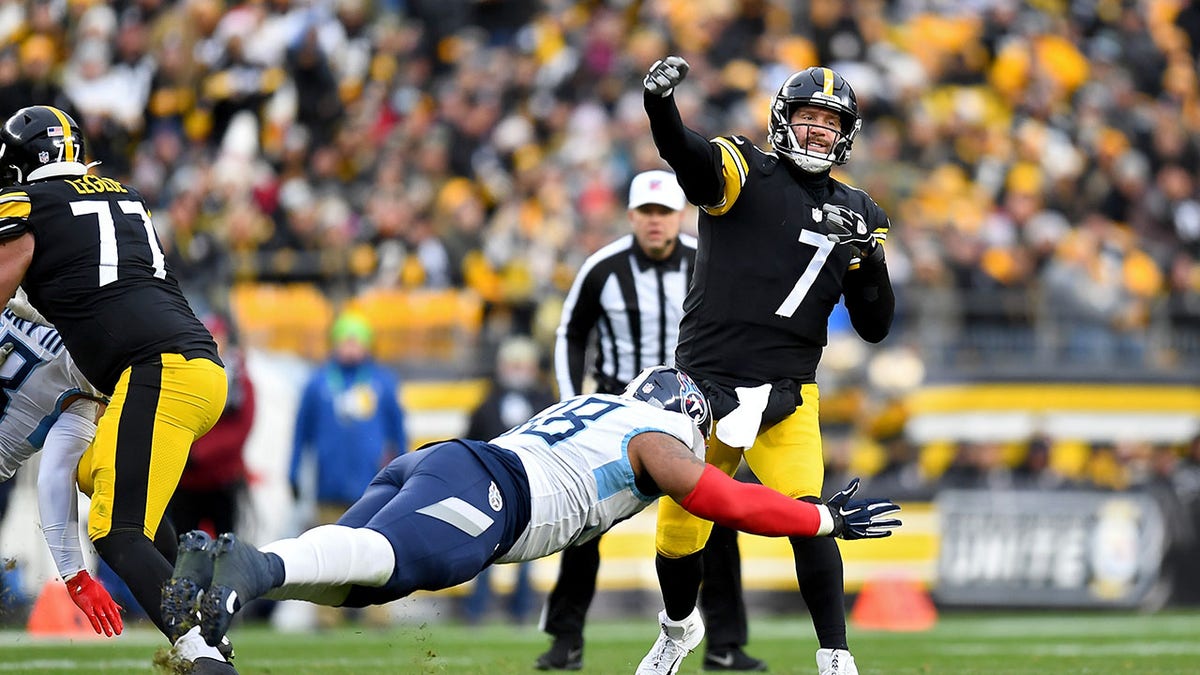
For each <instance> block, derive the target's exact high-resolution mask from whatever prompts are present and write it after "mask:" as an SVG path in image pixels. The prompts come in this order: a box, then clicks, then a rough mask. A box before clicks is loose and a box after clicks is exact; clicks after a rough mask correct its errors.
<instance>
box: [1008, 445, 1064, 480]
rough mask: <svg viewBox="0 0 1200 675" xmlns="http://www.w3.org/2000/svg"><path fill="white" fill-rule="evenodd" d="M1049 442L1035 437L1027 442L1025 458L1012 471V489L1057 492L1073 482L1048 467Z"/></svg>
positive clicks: (1051, 467)
mask: <svg viewBox="0 0 1200 675" xmlns="http://www.w3.org/2000/svg"><path fill="white" fill-rule="evenodd" d="M1050 448H1051V440H1050V439H1049V438H1047V437H1045V436H1036V437H1034V438H1033V439H1031V440H1030V441H1029V445H1028V447H1027V448H1026V451H1025V457H1024V458H1023V459H1022V460H1021V463H1020V464H1018V465H1017V466H1016V468H1014V469H1013V473H1012V479H1013V487H1014V488H1018V489H1022V490H1058V489H1062V488H1067V487H1072V486H1073V482H1072V481H1071V480H1070V479H1069V478H1067V477H1066V476H1064V475H1062V474H1061V473H1059V472H1058V471H1057V470H1055V468H1054V467H1053V466H1051V465H1050Z"/></svg>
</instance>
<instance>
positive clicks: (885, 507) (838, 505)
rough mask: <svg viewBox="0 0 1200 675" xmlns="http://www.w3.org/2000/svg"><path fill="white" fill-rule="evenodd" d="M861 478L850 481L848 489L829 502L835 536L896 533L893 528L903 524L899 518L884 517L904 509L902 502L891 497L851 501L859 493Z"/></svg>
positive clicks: (867, 537) (831, 533) (884, 535)
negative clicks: (901, 506)
mask: <svg viewBox="0 0 1200 675" xmlns="http://www.w3.org/2000/svg"><path fill="white" fill-rule="evenodd" d="M858 483H859V481H858V479H857V478H855V479H854V480H852V481H850V484H849V485H847V486H846V488H845V489H844V490H842V491H841V492H839V493H837V494H836V495H834V496H833V497H831V498H830V499H829V501H827V502H825V506H827V507H828V508H829V513H830V515H832V516H833V531H832V532H830V533H829V536H831V537H841V538H842V539H879V538H881V537H890V536H892V529H893V528H897V527H900V521H899V520H898V519H896V518H884V517H883V516H885V515H887V514H889V513H895V512H896V511H899V510H900V505H899V504H896V503H895V502H893V501H891V500H890V499H856V500H854V501H850V498H851V497H853V496H854V493H855V492H858Z"/></svg>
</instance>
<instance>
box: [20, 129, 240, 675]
mask: <svg viewBox="0 0 1200 675" xmlns="http://www.w3.org/2000/svg"><path fill="white" fill-rule="evenodd" d="M86 149H87V145H86V142H85V139H84V137H83V134H82V133H80V131H79V127H78V125H76V124H75V121H74V120H73V119H71V118H70V116H68V115H67V114H66V113H64V112H63V111H61V110H59V109H57V108H52V107H50V106H31V107H28V108H23V109H21V110H19V111H17V112H16V113H15V114H13V116H12V117H10V118H9V119H8V120H7V121H6V122H5V123H4V127H3V128H2V129H0V172H3V184H4V187H3V189H0V299H3V300H8V299H9V298H11V297H12V296H13V294H14V293H15V291H16V289H17V287H18V285H20V286H22V287H23V288H24V289H25V291H26V292H27V293H28V295H29V301H30V302H31V303H32V304H33V306H34V307H35V308H36V309H37V310H38V311H40V312H41V314H42V315H43V316H45V317H46V318H47V319H48V320H49V321H50V322H51V323H53V324H54V326H55V327H56V328H57V329H58V331H59V333H60V334H61V335H62V338H63V340H64V342H65V343H66V345H67V349H68V350H69V351H70V352H71V355H72V356H73V357H74V358H75V361H76V363H77V364H78V365H79V369H80V370H81V371H82V372H83V374H84V375H85V376H87V378H88V379H89V380H90V381H91V382H92V383H93V384H95V385H96V387H97V388H98V389H100V390H101V391H102V392H104V393H105V394H108V395H109V396H110V397H111V401H110V403H109V405H108V408H107V409H106V411H105V412H104V415H103V416H102V417H101V418H100V421H99V423H98V425H97V431H96V437H95V440H94V441H93V443H92V446H91V447H90V448H89V449H88V451H87V453H86V454H85V455H84V458H83V460H81V462H80V468H79V484H80V487H81V488H82V489H83V490H84V491H85V492H89V493H90V494H91V498H92V502H91V510H90V512H89V514H88V535H89V537H90V538H91V540H92V543H93V544H95V547H96V551H97V552H98V553H99V554H100V556H101V557H102V558H104V560H105V562H107V563H108V564H109V565H110V566H111V567H112V568H113V570H114V571H116V572H117V574H118V575H120V577H121V578H122V579H123V580H124V581H125V582H126V584H128V586H129V588H130V590H131V591H132V592H133V595H134V597H135V598H136V599H137V601H138V603H139V604H140V605H141V606H142V608H143V609H145V611H146V613H147V614H148V616H149V618H150V620H151V621H153V622H154V624H155V625H156V626H157V627H158V628H159V629H160V630H162V632H163V633H164V634H165V635H166V636H167V637H168V638H169V639H170V640H171V641H172V642H175V643H176V644H177V646H178V647H179V653H180V655H181V656H183V658H186V659H187V660H190V661H193V662H194V665H195V668H194V669H193V672H198V673H199V672H205V673H208V672H212V673H228V672H236V671H234V669H233V667H232V666H231V665H229V664H228V663H227V662H226V661H225V660H224V658H223V657H222V655H221V654H220V653H219V652H218V651H217V650H216V649H213V648H211V647H208V646H207V645H204V643H203V641H202V640H199V639H198V634H195V636H194V637H193V634H189V635H188V637H186V638H184V639H181V638H183V637H184V633H185V632H186V631H187V629H188V628H190V627H189V626H169V625H166V624H165V623H164V621H163V618H162V614H161V611H160V609H159V606H160V604H161V603H160V599H161V597H162V586H163V583H164V582H166V581H168V580H169V579H170V577H171V571H172V561H170V560H168V558H167V557H166V556H164V554H163V553H160V552H159V550H158V549H156V548H155V546H154V543H153V542H154V538H155V535H156V533H158V530H159V526H160V524H161V523H162V520H163V512H164V510H165V509H166V506H167V502H169V501H170V499H171V495H172V494H173V493H174V492H175V488H176V486H177V485H178V483H179V476H180V474H181V473H182V472H183V467H184V464H185V463H186V462H187V456H188V450H189V448H190V447H191V444H192V441H194V440H196V438H198V437H199V436H201V435H203V434H204V433H205V432H206V431H208V429H209V427H211V426H212V424H213V423H214V422H215V421H216V420H217V418H218V417H219V416H220V415H221V410H222V409H223V408H224V405H225V396H226V391H227V384H226V379H225V369H224V367H223V365H222V363H221V359H220V358H219V357H218V356H217V346H216V344H215V343H214V342H213V339H212V336H211V335H210V334H209V332H208V330H207V329H206V328H205V327H204V325H203V324H202V323H201V322H200V321H199V320H198V319H197V318H196V315H195V314H194V313H193V312H192V309H191V307H190V306H189V305H188V303H187V300H186V299H185V298H184V296H183V293H182V292H181V291H180V290H179V284H178V282H177V281H176V279H175V277H174V275H173V274H172V273H171V270H169V269H168V268H167V265H166V262H165V260H164V258H163V251H162V246H161V245H160V244H159V241H158V237H157V235H156V234H155V232H154V226H153V224H152V223H151V221H150V211H149V209H148V208H147V206H146V202H145V201H143V200H142V198H141V197H140V196H139V195H138V193H137V191H136V190H134V189H133V188H131V187H129V186H127V185H124V184H122V183H120V182H118V181H115V180H112V179H110V178H102V177H100V176H96V175H92V174H89V172H88V170H89V168H90V167H91V166H92V165H90V164H85V163H84V162H85V157H86ZM172 538H173V537H172Z"/></svg>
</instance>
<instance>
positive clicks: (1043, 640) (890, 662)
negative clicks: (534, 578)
mask: <svg viewBox="0 0 1200 675" xmlns="http://www.w3.org/2000/svg"><path fill="white" fill-rule="evenodd" d="M655 628H656V627H655V626H654V624H653V620H652V619H647V620H645V621H624V622H615V621H603V622H595V623H594V624H590V625H589V626H588V629H587V641H588V642H587V651H586V653H585V656H584V670H583V671H582V672H583V673H596V674H608V673H614V674H619V673H632V672H633V668H634V667H635V665H636V664H637V661H638V660H639V659H640V658H641V656H642V654H644V653H645V650H646V649H647V648H648V647H649V646H650V644H651V642H652V640H653V639H654V637H655ZM751 636H752V637H751V639H752V645H751V652H752V653H753V654H755V655H756V656H759V657H761V658H764V659H767V660H768V661H769V662H770V664H771V672H773V673H803V674H805V675H814V674H815V673H816V667H815V665H814V661H813V652H814V650H815V649H816V645H815V641H814V639H813V637H812V628H811V626H810V624H809V623H808V621H807V618H804V619H801V618H799V617H797V618H794V619H759V620H755V621H753V622H752V623H751ZM232 637H233V639H234V642H235V644H236V645H237V650H238V656H237V661H236V664H237V666H238V670H239V672H241V673H244V674H248V675H249V674H254V673H261V674H267V673H270V674H283V675H301V674H304V673H338V674H345V675H350V674H354V675H364V674H370V673H391V674H397V673H399V674H404V673H475V674H480V675H482V674H488V675H492V674H503V673H534V672H536V671H535V670H534V669H533V667H532V664H533V659H534V658H535V657H536V656H537V654H539V653H540V652H541V651H542V650H543V649H544V648H545V647H546V645H547V638H546V636H544V635H543V634H541V633H539V632H538V631H537V630H536V629H534V628H532V627H528V626H526V627H510V626H506V625H503V624H494V625H488V626H484V627H467V626H461V625H449V624H444V623H439V624H429V625H420V626H417V625H413V626H400V627H397V628H395V629H393V630H391V631H388V632H379V631H374V630H370V629H363V630H357V629H351V628H347V629H342V630H339V631H336V632H330V633H320V634H307V635H297V634H280V633H276V632H273V631H271V630H270V629H269V628H266V627H259V626H239V627H237V628H236V629H235V630H234V632H233V633H232ZM850 640H851V646H852V647H853V651H854V654H855V657H856V659H857V660H858V662H859V664H860V665H859V670H860V672H861V673H862V674H863V675H869V674H874V675H884V674H886V675H906V674H921V675H925V674H929V673H955V674H961V673H978V674H981V675H982V674H987V675H1017V674H1022V675H1024V674H1027V673H1028V674H1033V673H1054V674H1060V673H1138V674H1139V675H1146V674H1151V673H1158V674H1167V673H1170V674H1172V675H1183V674H1187V673H1200V612H1190V613H1183V612H1169V613H1163V614H1156V615H1145V616H1144V615H1133V614H1109V613H1096V614H1062V613H1048V612H1039V613H1019V614H1018V613H995V614H944V615H943V616H942V617H941V618H940V620H939V622H938V625H937V627H936V628H934V629H933V630H931V631H928V632H923V633H887V632H866V631H856V630H853V629H851V635H850ZM160 645H161V642H160V639H159V638H158V637H157V634H156V633H152V632H151V631H149V630H147V629H144V628H137V629H134V630H131V631H128V632H127V634H126V635H125V636H123V637H122V638H120V639H118V640H115V641H100V640H87V641H72V642H63V641H57V642H46V641H35V640H33V639H31V638H30V637H29V636H28V635H25V634H24V633H20V632H12V631H10V632H5V633H0V673H155V672H162V671H156V670H155V668H154V666H153V665H152V661H153V658H154V655H155V652H156V651H158V650H159V648H160ZM700 661H701V658H700V654H699V653H696V654H693V655H692V656H690V657H689V658H688V660H687V661H685V662H684V666H683V668H682V670H681V671H680V672H681V673H700V672H702V671H701V670H700Z"/></svg>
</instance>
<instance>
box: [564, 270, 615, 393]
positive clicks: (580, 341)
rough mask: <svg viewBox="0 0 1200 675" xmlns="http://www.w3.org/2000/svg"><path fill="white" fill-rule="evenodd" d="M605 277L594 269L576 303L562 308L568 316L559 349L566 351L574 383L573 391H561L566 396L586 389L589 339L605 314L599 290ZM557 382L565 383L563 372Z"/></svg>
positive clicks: (584, 281)
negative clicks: (584, 374) (584, 380)
mask: <svg viewBox="0 0 1200 675" xmlns="http://www.w3.org/2000/svg"><path fill="white" fill-rule="evenodd" d="M604 278H605V275H604V274H599V273H597V271H596V269H595V268H592V270H590V272H589V273H588V275H587V276H586V277H585V278H584V279H583V281H582V284H581V286H580V288H579V295H578V296H576V298H575V303H574V304H573V305H571V306H569V307H564V308H563V311H564V312H566V313H567V318H566V321H565V322H564V325H565V327H566V329H565V331H564V332H563V335H562V337H561V338H560V343H559V346H558V348H559V349H565V350H566V354H567V379H568V380H569V381H570V383H571V391H570V392H560V394H561V395H562V396H564V397H565V396H566V395H567V394H568V393H570V394H571V395H572V396H578V395H579V393H580V390H581V389H582V388H583V369H584V366H585V357H586V355H587V345H588V338H589V337H591V334H592V329H593V328H595V327H596V323H597V322H598V321H599V320H600V315H601V313H602V308H601V306H600V291H601V290H602V286H603V281H604ZM558 379H559V382H560V383H561V382H562V381H563V377H562V373H559V374H558ZM560 388H561V385H560Z"/></svg>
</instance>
